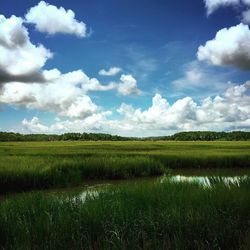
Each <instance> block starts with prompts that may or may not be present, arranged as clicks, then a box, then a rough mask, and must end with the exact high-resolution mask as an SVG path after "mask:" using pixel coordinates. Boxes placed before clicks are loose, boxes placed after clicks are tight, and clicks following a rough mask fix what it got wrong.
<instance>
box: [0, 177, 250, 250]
mask: <svg viewBox="0 0 250 250" xmlns="http://www.w3.org/2000/svg"><path fill="white" fill-rule="evenodd" d="M249 188H250V181H249V179H248V180H242V182H241V184H240V186H238V185H234V184H230V185H225V184H223V183H220V182H216V181H215V182H214V184H213V186H212V187H211V188H204V187H202V186H201V185H198V184H195V183H172V182H170V181H169V180H168V179H166V180H165V181H164V182H163V183H159V182H157V183H141V184H134V185H131V184H130V185H127V186H126V185H125V186H118V187H106V188H104V189H102V190H100V191H99V193H98V195H93V193H91V192H90V193H89V194H88V195H87V197H86V200H85V202H83V200H82V199H81V198H80V197H79V198H70V197H68V198H65V197H63V196H55V195H52V194H50V195H48V194H47V195H44V194H42V193H33V194H32V193H31V194H29V195H26V196H19V197H15V198H10V199H8V200H6V201H5V202H3V203H2V204H1V207H0V242H1V244H2V245H1V246H2V248H4V249H192V250H194V249H209V250H211V249H237V250H238V249H249V246H250V245H249V243H250V242H249V237H250V223H249V220H250V214H249V211H250V192H249Z"/></svg>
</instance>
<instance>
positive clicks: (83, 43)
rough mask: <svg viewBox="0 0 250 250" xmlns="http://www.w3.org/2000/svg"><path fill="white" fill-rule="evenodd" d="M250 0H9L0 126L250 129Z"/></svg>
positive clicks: (1, 49) (2, 21)
mask: <svg viewBox="0 0 250 250" xmlns="http://www.w3.org/2000/svg"><path fill="white" fill-rule="evenodd" d="M249 24H250V0H204V1H203V0H192V1H189V0H176V1H170V0H141V1H134V0H120V1H117V0H91V1H87V0H83V1H66V0H61V1H59V0H50V1H46V2H45V1H34V0H8V1H2V2H1V6H0V131H14V132H20V133H59V134H61V133H65V132H94V133H110V134H118V135H123V136H158V135H168V134H172V133H175V132H178V131H190V130H192V131H193V130H216V131H232V130H244V131H249V130H250V81H249V80H250V79H249V78H250V74H249V73H250V30H249Z"/></svg>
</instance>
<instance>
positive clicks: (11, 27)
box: [0, 15, 52, 84]
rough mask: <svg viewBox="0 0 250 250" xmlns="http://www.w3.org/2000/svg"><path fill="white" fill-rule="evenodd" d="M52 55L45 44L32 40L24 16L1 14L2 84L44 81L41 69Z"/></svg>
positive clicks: (0, 81)
mask: <svg viewBox="0 0 250 250" xmlns="http://www.w3.org/2000/svg"><path fill="white" fill-rule="evenodd" d="M51 57H52V53H51V52H50V51H49V50H48V49H46V48H45V47H44V46H42V45H38V46H36V45H34V44H32V43H31V42H30V39H29V34H28V31H27V29H26V28H25V27H24V26H23V20H22V18H20V17H16V16H11V17H10V18H5V17H4V16H3V15H0V84H1V83H5V82H11V81H22V82H33V81H39V82H43V81H44V79H43V76H42V75H41V73H40V69H41V67H43V66H44V64H45V63H46V61H47V60H48V59H49V58H51Z"/></svg>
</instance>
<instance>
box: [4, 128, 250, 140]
mask: <svg viewBox="0 0 250 250" xmlns="http://www.w3.org/2000/svg"><path fill="white" fill-rule="evenodd" d="M130 140H138V141H141V140H145V141H146V140H150V141H157V140H166V141H170V140H173V141H219V140H221V141H248V140H250V132H243V131H233V132H213V131H194V132H192V131H191V132H180V133H176V134H174V135H170V136H159V137H147V138H137V137H122V136H118V135H110V134H101V133H65V134H62V135H56V134H19V133H12V132H0V141H2V142H3V141H130Z"/></svg>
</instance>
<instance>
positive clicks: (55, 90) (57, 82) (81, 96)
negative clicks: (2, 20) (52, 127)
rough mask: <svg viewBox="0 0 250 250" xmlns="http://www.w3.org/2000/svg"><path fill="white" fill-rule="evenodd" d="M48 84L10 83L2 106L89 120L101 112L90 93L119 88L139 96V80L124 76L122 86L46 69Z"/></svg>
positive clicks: (0, 94) (3, 92)
mask: <svg viewBox="0 0 250 250" xmlns="http://www.w3.org/2000/svg"><path fill="white" fill-rule="evenodd" d="M42 74H43V78H44V79H45V81H46V84H40V83H33V84H25V83H22V82H11V83H6V84H5V85H4V86H3V87H2V90H1V92H0V103H3V104H8V105H12V106H21V107H25V108H27V109H36V110H40V111H46V112H48V111H51V112H55V113H57V114H59V115H61V116H67V117H71V118H85V117H88V116H91V115H92V114H94V113H96V112H97V111H98V110H99V107H97V106H96V105H95V104H94V103H93V102H92V100H91V98H90V97H89V96H88V95H87V93H88V91H107V90H111V89H116V90H117V91H118V92H119V93H122V94H123V95H128V94H132V93H137V92H138V91H139V90H138V89H137V87H136V80H135V79H134V78H133V77H132V76H131V75H122V77H121V83H110V84H108V85H102V84H101V83H100V82H99V81H98V80H97V79H96V78H90V77H88V76H87V75H86V74H85V73H84V72H83V71H81V70H76V71H72V72H68V73H66V74H62V73H61V72H60V71H59V70H57V69H52V70H44V71H43V73H42Z"/></svg>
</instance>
